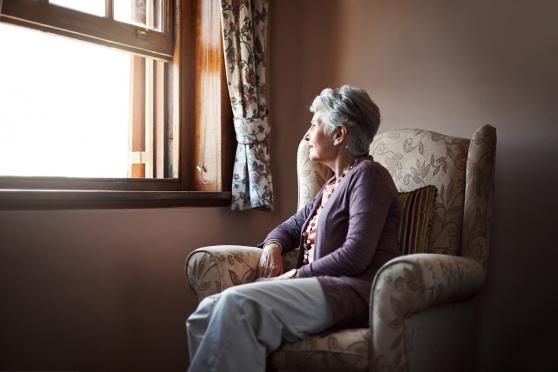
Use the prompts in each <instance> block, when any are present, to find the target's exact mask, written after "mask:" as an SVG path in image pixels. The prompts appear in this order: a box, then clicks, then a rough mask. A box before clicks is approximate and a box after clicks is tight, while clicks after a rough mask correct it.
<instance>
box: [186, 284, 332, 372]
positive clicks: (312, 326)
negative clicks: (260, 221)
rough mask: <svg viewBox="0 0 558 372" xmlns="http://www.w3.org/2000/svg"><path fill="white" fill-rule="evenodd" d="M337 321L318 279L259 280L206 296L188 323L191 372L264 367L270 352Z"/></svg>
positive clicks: (254, 369) (262, 369)
mask: <svg viewBox="0 0 558 372" xmlns="http://www.w3.org/2000/svg"><path fill="white" fill-rule="evenodd" d="M332 325H333V317H332V314H331V309H330V307H329V305H328V304H327V303H326V299H325V296H324V293H323V291H322V288H321V286H320V283H319V282H318V280H317V279H316V278H301V279H289V280H274V281H264V282H255V283H249V284H243V285H239V286H235V287H231V288H228V289H226V290H225V291H223V292H222V293H219V294H215V295H212V296H209V297H206V298H204V299H203V301H202V302H201V303H200V304H199V306H198V308H197V310H196V311H195V312H194V313H193V314H192V315H191V316H190V317H189V318H188V320H187V321H186V329H187V332H188V351H189V353H190V367H189V369H188V371H189V372H202V371H203V372H207V371H248V372H257V371H262V372H263V371H265V361H266V356H267V354H269V353H271V352H272V351H274V350H276V349H277V348H278V347H279V346H280V345H281V342H282V341H283V340H286V341H295V340H297V339H301V338H305V337H308V336H310V335H313V334H316V333H320V332H322V331H324V330H326V329H327V328H329V327H331V326H332Z"/></svg>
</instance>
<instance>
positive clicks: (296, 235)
mask: <svg viewBox="0 0 558 372" xmlns="http://www.w3.org/2000/svg"><path fill="white" fill-rule="evenodd" d="M322 192H323V187H322V190H320V191H319V192H318V194H316V196H315V197H314V199H312V200H311V201H310V202H308V204H306V206H305V207H304V208H302V209H301V210H299V211H298V212H296V213H295V214H294V215H292V216H291V217H290V218H289V219H287V220H286V221H284V222H283V223H281V224H280V225H279V226H277V227H276V228H274V229H273V230H271V232H270V233H269V234H268V235H267V237H266V238H265V240H264V241H263V243H261V244H258V247H260V248H262V247H264V246H266V245H267V244H268V243H271V242H276V243H279V245H280V246H281V253H285V252H288V251H290V250H293V249H295V248H297V247H298V246H299V245H300V236H301V233H302V227H303V226H304V223H305V222H306V220H307V219H308V217H309V216H310V213H312V210H313V209H314V205H315V204H316V201H317V200H320V198H321V195H322Z"/></svg>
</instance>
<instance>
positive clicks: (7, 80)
mask: <svg viewBox="0 0 558 372" xmlns="http://www.w3.org/2000/svg"><path fill="white" fill-rule="evenodd" d="M0 40H1V42H2V52H1V58H0V175H14V176H15V175H17V176H69V177H126V176H127V167H128V121H129V117H128V107H129V94H130V93H129V84H130V55H129V54H127V53H125V52H121V51H118V50H116V49H111V48H106V47H101V46H96V45H93V44H90V43H85V42H80V41H75V40H72V39H69V38H64V37H59V36H54V35H51V34H48V33H45V32H39V31H33V30H29V29H25V28H23V27H17V26H12V25H8V24H3V23H0Z"/></svg>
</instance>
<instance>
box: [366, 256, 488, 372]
mask: <svg viewBox="0 0 558 372" xmlns="http://www.w3.org/2000/svg"><path fill="white" fill-rule="evenodd" d="M483 283H484V270H483V268H482V266H481V265H480V264H479V263H478V262H476V261H474V260H472V259H470V258H465V257H456V256H447V255H441V254H414V255H408V256H402V257H398V258H395V259H393V260H391V261H389V262H388V263H386V264H385V265H384V266H383V267H382V268H381V269H380V270H379V271H378V273H377V274H376V277H375V278H374V282H373V284H372V290H371V293H370V296H371V298H370V329H371V332H370V335H371V340H370V341H371V343H370V345H371V355H372V359H371V362H372V363H373V365H374V368H373V369H374V370H378V371H382V370H384V369H386V368H388V369H389V368H394V370H402V371H406V370H407V369H408V356H409V355H408V353H409V352H410V350H409V349H410V348H411V345H412V340H410V339H409V338H411V337H412V334H409V333H410V332H411V333H412V331H410V330H408V329H407V328H410V327H407V326H406V323H407V320H408V319H409V318H410V317H412V316H413V315H414V314H417V313H419V312H423V311H426V310H428V309H433V308H435V307H440V306H442V305H446V304H450V303H457V302H460V301H464V300H466V299H468V298H470V297H472V296H474V295H475V294H476V293H478V292H479V291H480V289H481V287H482V285H483Z"/></svg>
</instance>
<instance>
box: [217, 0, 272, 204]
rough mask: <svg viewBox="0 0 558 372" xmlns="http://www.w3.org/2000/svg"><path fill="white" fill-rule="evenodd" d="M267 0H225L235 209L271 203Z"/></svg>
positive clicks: (223, 16)
mask: <svg viewBox="0 0 558 372" xmlns="http://www.w3.org/2000/svg"><path fill="white" fill-rule="evenodd" d="M267 20H268V2H267V0H221V27H222V32H223V48H224V53H225V68H226V72H227V84H228V89H229V96H230V98H231V106H232V111H233V117H234V128H235V132H236V141H237V142H238V144H237V148H236V156H235V161H234V168H233V179H232V205H231V208H232V209H233V210H245V209H250V208H262V209H268V210H271V209H272V208H273V187H272V182H271V162H270V154H269V152H270V141H269V140H270V138H269V134H270V131H271V127H270V126H269V123H268V121H267V114H268V109H267V104H266V97H265V95H266V82H265V65H266V61H265V49H266V37H267V23H268V22H267Z"/></svg>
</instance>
